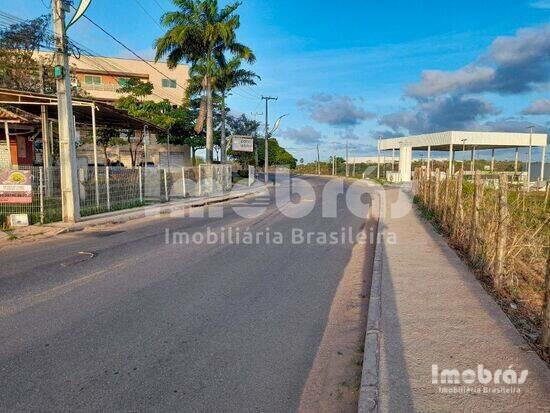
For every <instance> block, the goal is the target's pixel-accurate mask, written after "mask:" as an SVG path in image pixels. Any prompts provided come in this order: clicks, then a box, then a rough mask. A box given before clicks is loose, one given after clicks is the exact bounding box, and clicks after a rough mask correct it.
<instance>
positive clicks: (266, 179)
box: [262, 96, 277, 184]
mask: <svg viewBox="0 0 550 413" xmlns="http://www.w3.org/2000/svg"><path fill="white" fill-rule="evenodd" d="M262 99H263V100H265V137H264V139H265V148H264V175H265V176H264V182H265V183H266V184H267V183H268V182H269V175H268V171H269V101H270V100H277V98H274V97H270V96H262Z"/></svg>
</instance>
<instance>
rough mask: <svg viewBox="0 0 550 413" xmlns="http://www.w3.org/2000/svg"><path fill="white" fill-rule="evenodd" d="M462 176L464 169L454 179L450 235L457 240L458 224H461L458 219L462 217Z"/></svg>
mask: <svg viewBox="0 0 550 413" xmlns="http://www.w3.org/2000/svg"><path fill="white" fill-rule="evenodd" d="M463 175H464V169H460V171H459V172H458V176H457V178H456V194H455V195H456V196H455V205H454V212H453V223H452V234H453V238H455V239H457V238H458V235H459V233H460V230H459V227H460V226H461V225H459V223H461V222H460V221H461V220H460V218H461V217H462V177H463Z"/></svg>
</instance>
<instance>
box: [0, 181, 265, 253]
mask: <svg viewBox="0 0 550 413" xmlns="http://www.w3.org/2000/svg"><path fill="white" fill-rule="evenodd" d="M266 189H267V188H266V187H265V186H264V185H262V186H258V187H255V188H254V187H252V188H249V189H245V190H238V191H233V192H230V193H227V194H224V195H215V196H209V197H204V198H197V199H187V200H180V201H172V202H168V203H165V204H156V205H148V206H145V207H140V208H132V209H127V210H120V211H113V212H106V213H104V214H98V215H93V216H90V217H85V218H83V219H82V220H81V221H79V222H77V223H74V224H66V223H61V222H57V223H52V224H48V225H47V227H48V228H53V229H56V228H57V231H55V232H53V233H52V236H56V235H59V234H64V233H69V232H78V231H83V230H84V229H86V228H92V227H95V226H98V225H106V224H122V223H125V222H128V221H133V220H136V219H140V218H145V217H154V216H157V215H158V216H160V215H166V214H170V213H172V212H175V211H180V210H185V209H188V208H196V207H201V206H206V205H213V204H218V203H221V202H226V201H230V200H233V199H238V198H245V197H247V196H250V195H254V194H257V193H260V192H264V191H265V190H266ZM2 235H3V233H1V234H0V249H1V248H3V247H5V246H8V245H10V242H8V241H7V238H8V237H7V236H5V237H3V236H2ZM31 235H32V234H31ZM25 238H27V237H21V238H18V240H20V241H25Z"/></svg>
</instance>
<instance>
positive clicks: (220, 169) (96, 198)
mask: <svg viewBox="0 0 550 413" xmlns="http://www.w3.org/2000/svg"><path fill="white" fill-rule="evenodd" d="M11 169H15V170H30V171H31V176H32V202H31V203H27V204H23V203H21V204H8V203H0V222H1V224H2V225H3V223H4V222H5V219H6V217H7V216H8V215H10V214H27V215H28V216H29V222H30V223H31V224H37V223H49V222H56V221H60V220H61V219H62V205H61V174H60V169H59V167H51V168H46V169H44V167H41V166H29V167H24V166H19V167H13V168H11ZM231 187H232V168H231V165H199V166H197V167H173V168H170V169H168V168H157V167H143V168H142V167H138V168H124V167H105V166H101V167H98V168H97V169H95V168H94V167H86V168H79V169H78V193H79V198H80V212H81V216H83V217H84V216H90V215H96V214H100V213H103V212H109V211H116V210H121V209H128V208H134V207H138V206H142V205H148V204H156V203H161V202H168V201H170V200H174V199H183V198H187V197H198V196H206V195H216V194H220V193H223V192H225V191H229V190H231Z"/></svg>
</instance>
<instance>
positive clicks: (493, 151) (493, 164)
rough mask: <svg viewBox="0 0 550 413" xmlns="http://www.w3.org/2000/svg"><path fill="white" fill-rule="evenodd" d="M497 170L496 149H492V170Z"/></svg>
mask: <svg viewBox="0 0 550 413" xmlns="http://www.w3.org/2000/svg"><path fill="white" fill-rule="evenodd" d="M494 171H495V150H494V149H493V150H492V151H491V172H494Z"/></svg>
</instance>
